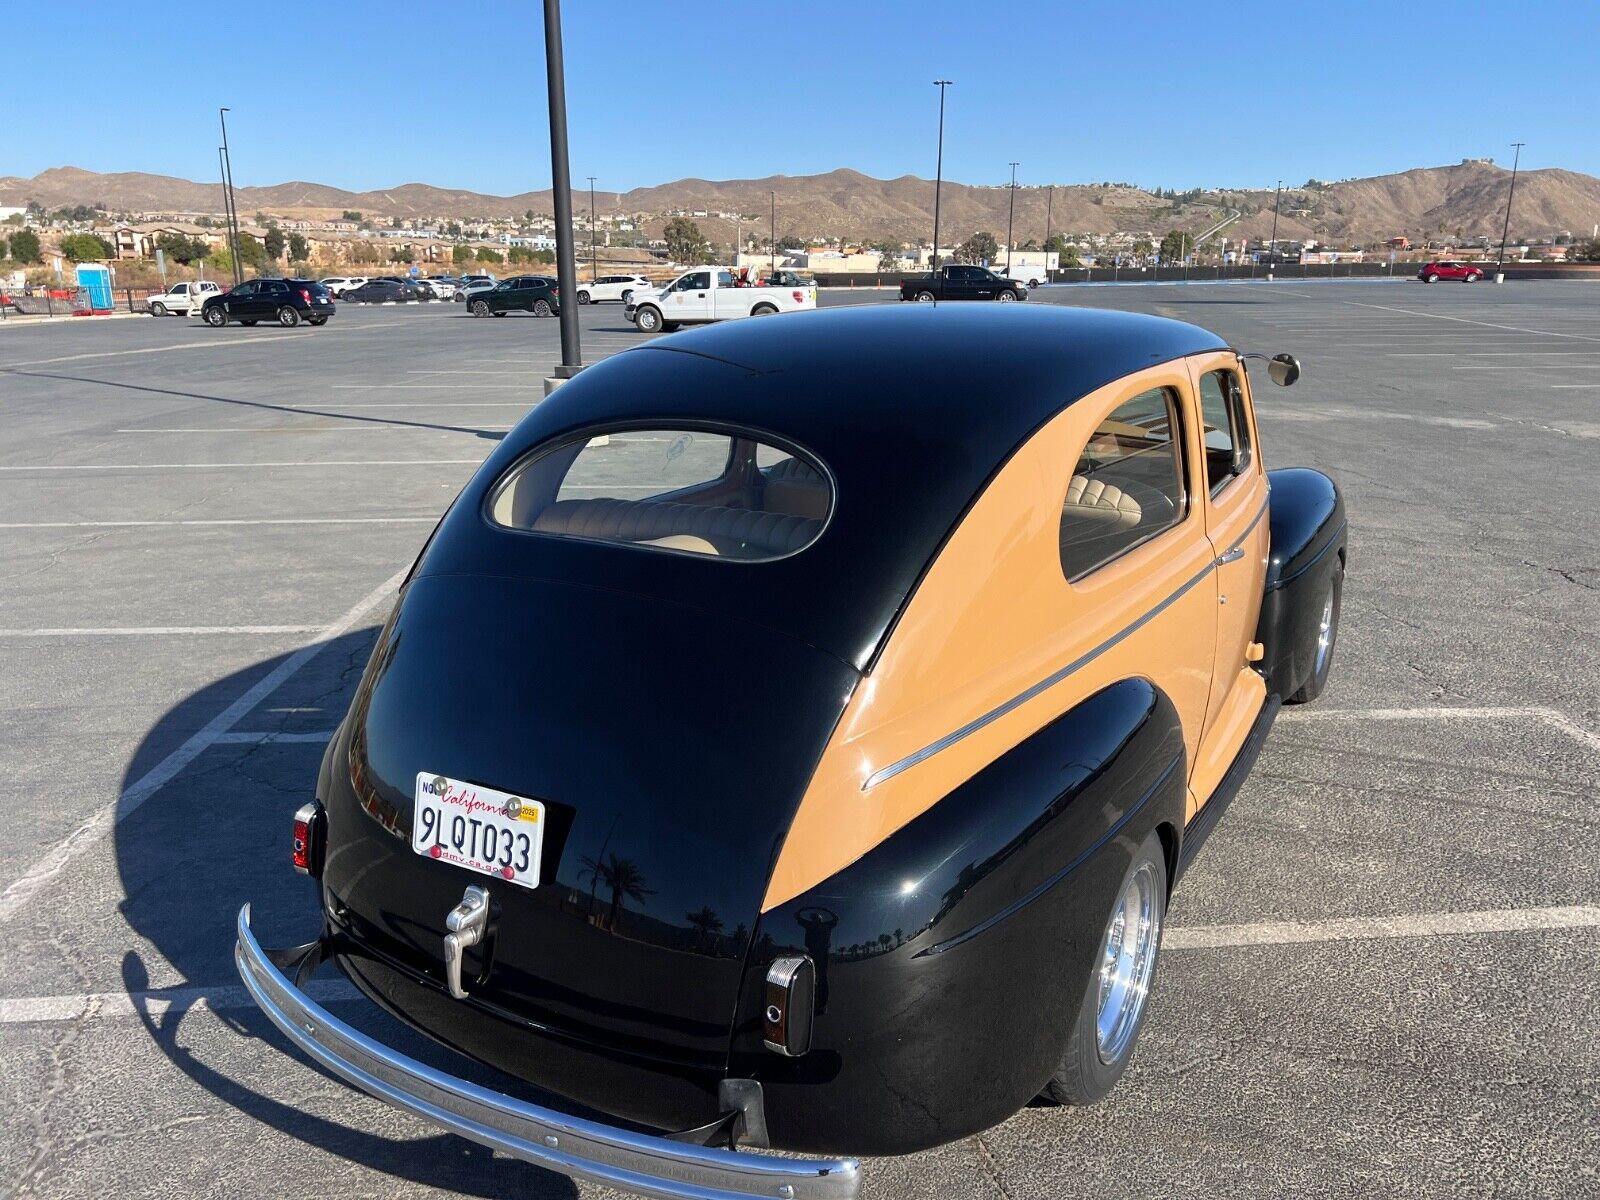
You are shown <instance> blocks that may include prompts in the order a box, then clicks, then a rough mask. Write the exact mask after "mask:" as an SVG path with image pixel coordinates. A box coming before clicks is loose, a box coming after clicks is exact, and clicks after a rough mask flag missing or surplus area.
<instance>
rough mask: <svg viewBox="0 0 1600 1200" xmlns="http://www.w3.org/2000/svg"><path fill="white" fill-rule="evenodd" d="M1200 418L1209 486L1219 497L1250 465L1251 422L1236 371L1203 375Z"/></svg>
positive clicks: (1201, 378)
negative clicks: (1245, 412)
mask: <svg viewBox="0 0 1600 1200" xmlns="http://www.w3.org/2000/svg"><path fill="white" fill-rule="evenodd" d="M1200 417H1201V420H1202V421H1203V423H1204V424H1203V427H1202V430H1201V433H1202V439H1203V441H1204V442H1205V448H1206V487H1208V488H1210V489H1211V494H1212V495H1213V496H1215V495H1216V494H1217V493H1218V492H1220V491H1221V490H1222V489H1223V488H1225V487H1227V486H1228V484H1229V483H1231V482H1232V481H1233V479H1234V477H1235V476H1238V475H1243V474H1244V473H1245V470H1246V468H1248V467H1249V466H1250V425H1249V423H1248V422H1247V421H1246V420H1245V416H1244V393H1243V392H1242V391H1241V390H1240V387H1239V377H1238V376H1237V375H1236V374H1235V373H1234V372H1232V371H1229V370H1220V371H1207V372H1206V373H1205V374H1204V375H1202V376H1201V377H1200Z"/></svg>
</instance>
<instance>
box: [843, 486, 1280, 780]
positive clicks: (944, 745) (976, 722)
mask: <svg viewBox="0 0 1600 1200" xmlns="http://www.w3.org/2000/svg"><path fill="white" fill-rule="evenodd" d="M1266 511H1267V500H1266V499H1263V500H1262V501H1261V507H1260V508H1258V509H1256V515H1255V516H1253V517H1251V518H1250V524H1248V525H1246V526H1245V528H1244V532H1243V533H1241V534H1240V535H1239V536H1238V537H1237V538H1235V539H1234V542H1233V545H1231V546H1229V547H1228V549H1227V550H1226V551H1224V552H1223V553H1222V554H1221V555H1219V556H1218V557H1217V558H1216V559H1215V560H1213V561H1211V562H1208V563H1207V564H1206V565H1205V567H1204V568H1203V569H1202V570H1201V571H1200V572H1199V574H1197V575H1196V576H1195V577H1194V578H1193V579H1191V580H1189V582H1188V583H1186V584H1184V585H1183V586H1182V587H1180V588H1179V589H1178V590H1177V591H1175V592H1173V593H1172V595H1170V596H1168V597H1167V598H1166V599H1165V600H1163V601H1162V602H1161V603H1160V604H1158V605H1156V606H1155V607H1154V608H1152V609H1151V610H1150V611H1149V612H1147V613H1145V614H1144V615H1143V616H1142V617H1139V618H1138V619H1137V620H1135V621H1134V622H1133V623H1132V624H1130V625H1128V626H1126V627H1125V628H1123V629H1121V630H1119V631H1118V632H1116V633H1114V634H1112V635H1111V636H1110V637H1108V638H1107V639H1106V640H1105V641H1103V642H1101V643H1100V644H1099V645H1098V646H1096V647H1095V648H1094V649H1093V650H1090V651H1088V652H1087V653H1085V654H1084V655H1082V656H1081V657H1080V658H1077V659H1075V660H1073V661H1072V662H1070V663H1068V664H1067V665H1066V666H1064V667H1062V668H1061V669H1060V670H1059V671H1055V672H1053V673H1051V674H1049V675H1046V676H1045V677H1044V678H1043V679H1041V680H1039V682H1038V683H1035V684H1033V685H1031V686H1030V687H1028V688H1026V689H1024V690H1023V691H1021V692H1019V693H1017V695H1015V696H1013V697H1011V699H1009V700H1007V701H1006V702H1005V703H1004V704H1001V705H999V706H998V707H996V708H992V709H990V710H989V711H988V712H986V713H984V714H983V715H982V716H980V717H975V718H974V719H972V720H971V721H968V722H967V723H966V724H965V725H963V726H961V728H960V729H957V730H955V731H953V732H951V733H947V734H945V735H944V736H943V737H942V738H940V739H939V740H938V741H936V742H932V743H930V744H928V745H926V746H924V747H923V748H922V749H921V750H918V751H916V752H915V753H913V754H908V755H906V756H905V757H904V758H902V759H900V760H899V761H898V762H892V763H890V764H889V765H888V766H886V767H881V768H879V769H878V770H876V771H874V772H873V773H872V774H871V775H868V776H867V781H866V782H865V783H863V784H862V785H861V790H862V791H863V792H868V791H871V790H872V789H873V788H875V787H877V786H878V785H879V784H880V783H883V782H884V781H885V780H889V779H893V778H894V777H895V776H896V775H898V774H900V772H902V771H906V770H910V769H911V768H912V767H914V766H916V765H917V764H918V763H920V762H925V761H926V760H928V759H930V758H932V757H933V756H934V755H935V754H938V753H939V752H940V751H941V750H948V749H949V748H950V747H951V746H953V745H955V744H956V743H957V742H959V741H961V740H962V739H963V738H967V737H971V736H972V735H973V734H974V733H977V732H978V730H980V729H982V728H983V727H984V726H985V725H991V724H993V723H994V722H995V721H998V720H999V719H1000V718H1001V717H1003V716H1005V715H1006V714H1007V713H1010V712H1014V711H1016V710H1017V709H1018V708H1021V707H1022V706H1023V705H1024V704H1026V703H1028V701H1030V700H1033V699H1035V698H1036V697H1038V696H1040V695H1042V694H1043V693H1045V692H1047V691H1049V690H1050V689H1051V688H1053V687H1055V685H1056V684H1058V683H1060V682H1061V681H1062V680H1063V679H1066V678H1067V677H1068V676H1069V675H1072V674H1074V673H1076V672H1078V671H1080V670H1082V669H1083V668H1084V667H1086V666H1088V665H1089V664H1090V663H1092V662H1093V661H1094V660H1095V659H1097V658H1099V657H1100V656H1101V655H1102V654H1104V653H1105V652H1106V651H1107V650H1110V649H1112V648H1113V647H1115V646H1117V645H1118V644H1119V643H1121V642H1123V641H1125V640H1126V639H1127V638H1129V637H1131V636H1132V635H1133V634H1135V633H1137V632H1139V630H1141V629H1143V628H1144V627H1145V626H1146V625H1148V624H1149V623H1150V622H1151V621H1153V620H1155V619H1156V618H1157V617H1158V616H1160V615H1161V614H1162V613H1163V612H1165V611H1166V610H1167V609H1169V608H1171V607H1172V606H1173V605H1174V604H1176V603H1177V602H1178V601H1179V600H1180V599H1182V598H1183V596H1184V594H1185V593H1186V592H1188V591H1189V590H1190V589H1191V588H1193V587H1194V586H1195V585H1196V584H1198V583H1199V582H1200V581H1201V580H1203V579H1205V577H1206V576H1208V575H1210V574H1211V572H1212V571H1214V570H1216V568H1217V565H1218V564H1219V563H1221V562H1223V561H1224V560H1227V558H1228V555H1230V554H1232V553H1233V552H1234V551H1235V550H1238V549H1239V548H1240V547H1241V546H1243V545H1244V540H1245V539H1246V538H1247V537H1249V536H1250V535H1251V533H1253V532H1254V531H1255V527H1256V526H1257V525H1259V524H1261V518H1262V517H1263V516H1265V515H1266Z"/></svg>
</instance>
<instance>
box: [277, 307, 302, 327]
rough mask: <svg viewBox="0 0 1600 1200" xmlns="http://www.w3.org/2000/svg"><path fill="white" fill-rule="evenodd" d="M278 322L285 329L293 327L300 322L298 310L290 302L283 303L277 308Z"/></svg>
mask: <svg viewBox="0 0 1600 1200" xmlns="http://www.w3.org/2000/svg"><path fill="white" fill-rule="evenodd" d="M278 324H279V325H282V326H283V327H284V328H285V329H293V328H294V327H295V326H296V325H298V324H300V310H299V309H298V308H296V307H295V306H294V305H292V304H285V305H284V306H283V307H282V308H280V309H279V310H278Z"/></svg>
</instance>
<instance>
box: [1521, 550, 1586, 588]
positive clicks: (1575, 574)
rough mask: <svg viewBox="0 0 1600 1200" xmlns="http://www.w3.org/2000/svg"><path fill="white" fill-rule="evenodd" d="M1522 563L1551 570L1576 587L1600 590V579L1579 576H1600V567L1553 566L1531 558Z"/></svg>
mask: <svg viewBox="0 0 1600 1200" xmlns="http://www.w3.org/2000/svg"><path fill="white" fill-rule="evenodd" d="M1522 565H1523V566H1525V567H1533V568H1535V569H1536V570H1540V571H1549V572H1550V573H1551V574H1553V575H1559V576H1561V578H1563V579H1565V580H1566V581H1567V582H1568V583H1570V584H1572V585H1574V586H1575V587H1581V588H1583V589H1584V590H1585V591H1590V592H1600V579H1596V578H1590V579H1581V578H1579V576H1582V575H1588V576H1591V577H1594V576H1600V567H1572V568H1567V567H1552V566H1549V565H1548V564H1546V563H1536V562H1534V561H1533V560H1532V559H1530V558H1525V559H1523V560H1522Z"/></svg>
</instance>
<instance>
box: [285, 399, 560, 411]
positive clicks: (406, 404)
mask: <svg viewBox="0 0 1600 1200" xmlns="http://www.w3.org/2000/svg"><path fill="white" fill-rule="evenodd" d="M282 407H284V408H310V409H315V410H316V411H318V412H332V411H334V410H335V409H338V410H339V411H340V412H343V411H344V410H345V409H347V408H528V407H530V405H528V404H527V402H525V401H522V400H440V401H438V402H436V403H431V404H430V403H429V402H428V401H426V400H406V401H396V402H394V403H392V404H285V405H283V406H282Z"/></svg>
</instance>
